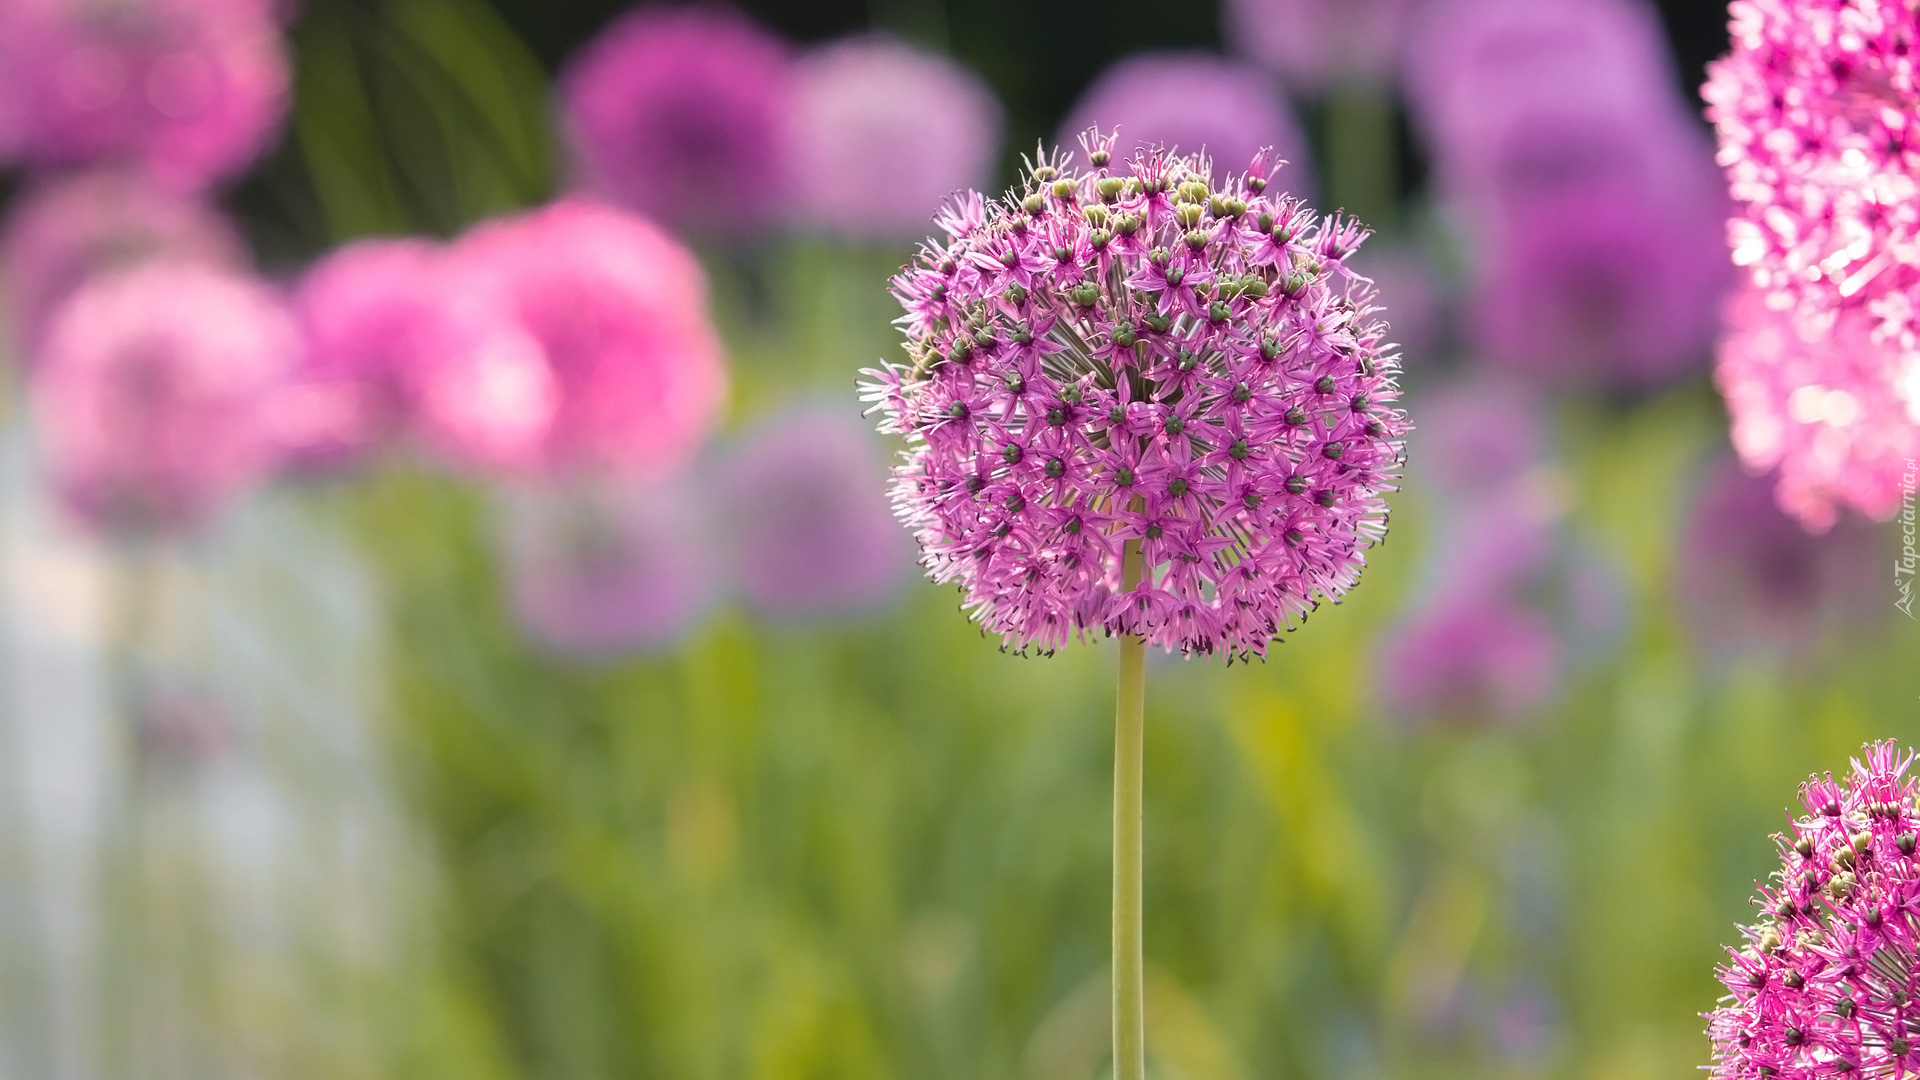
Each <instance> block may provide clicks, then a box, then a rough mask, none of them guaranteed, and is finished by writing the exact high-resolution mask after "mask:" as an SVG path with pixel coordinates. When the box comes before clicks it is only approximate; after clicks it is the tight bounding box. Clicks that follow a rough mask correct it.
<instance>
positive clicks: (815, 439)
mask: <svg viewBox="0 0 1920 1080" xmlns="http://www.w3.org/2000/svg"><path fill="white" fill-rule="evenodd" d="M885 475H886V462H885V459H884V457H883V455H882V454H881V452H880V448H879V447H878V446H877V445H876V444H875V440H874V435H873V431H872V430H871V429H870V428H868V427H867V426H866V425H865V424H863V423H861V421H860V418H859V417H858V416H857V415H855V414H853V413H851V412H848V411H844V410H841V409H834V408H828V407H826V406H823V405H802V406H797V407H794V408H791V409H788V410H787V411H786V412H784V413H781V414H780V415H778V416H775V417H773V418H772V419H770V420H768V421H767V422H765V423H764V424H762V425H761V426H760V427H759V428H758V429H757V430H756V431H754V432H753V433H751V434H750V435H748V436H747V437H746V439H745V440H744V441H742V442H741V444H740V445H739V446H738V447H737V448H735V450H734V451H733V453H732V454H731V455H730V456H729V458H728V460H727V461H726V462H725V463H724V465H723V466H722V467H721V473H720V483H719V489H720V492H721V498H722V500H723V505H724V506H725V518H724V520H725V524H726V529H725V532H726V535H727V536H728V538H729V540H730V542H731V547H732V559H733V572H732V574H731V577H732V578H733V580H734V582H735V584H736V587H737V588H738V589H739V590H740V592H741V594H742V595H743V596H744V598H745V599H746V601H747V602H748V603H749V604H751V605H753V607H755V608H757V609H759V610H760V611H763V612H765V613H767V614H769V615H773V616H775V617H781V618H804V617H807V616H823V615H837V614H845V613H850V612H857V611H861V610H867V609H871V608H874V607H877V606H878V605H880V604H882V603H884V602H885V601H886V600H888V599H889V598H890V597H892V596H893V595H894V594H895V593H897V592H898V591H899V588H900V586H901V585H902V584H903V583H904V582H905V580H906V578H907V577H908V572H909V571H910V570H911V568H912V566H913V545H912V544H911V543H910V542H908V540H907V538H906V537H905V536H903V535H902V534H901V532H900V528H899V526H898V525H896V524H895V523H894V520H893V512H892V510H891V509H890V508H889V507H888V505H887V499H886V496H885V494H884V489H883V487H882V485H881V482H880V481H881V479H882V478H883V477H884V476H885Z"/></svg>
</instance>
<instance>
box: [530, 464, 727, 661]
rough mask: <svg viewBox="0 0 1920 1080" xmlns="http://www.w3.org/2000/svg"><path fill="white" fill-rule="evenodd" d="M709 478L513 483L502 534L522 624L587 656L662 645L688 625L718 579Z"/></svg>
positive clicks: (547, 644)
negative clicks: (706, 495) (705, 483)
mask: <svg viewBox="0 0 1920 1080" xmlns="http://www.w3.org/2000/svg"><path fill="white" fill-rule="evenodd" d="M701 487H702V486H701V485H700V484H698V483H697V482H695V481H693V480H692V479H691V478H689V477H685V476H679V477H671V478H666V479H662V480H652V481H645V482H640V483H625V482H615V483H596V484H590V485H565V486H559V487H518V488H514V489H510V490H509V491H508V492H507V494H506V497H505V502H504V504H503V506H502V513H501V518H500V542H501V546H502V551H503V554H504V556H505V559H504V561H505V564H506V573H507V578H508V589H509V592H510V593H511V599H512V605H513V611H514V614H515V616H516V617H517V619H518V620H519V622H520V625H521V627H522V628H523V629H525V630H526V632H527V633H528V635H529V636H530V637H532V639H533V640H534V641H535V642H536V643H538V644H540V645H541V646H543V647H544V648H547V649H549V650H552V651H554V652H557V653H560V654H562V655H568V656H575V657H579V658H582V659H605V658H611V657H616V656H619V655H622V654H626V653H631V652H635V651H641V650H648V649H658V648H661V647H664V646H666V645H669V644H671V643H672V642H673V641H674V640H676V639H677V638H679V637H680V636H681V635H682V634H685V633H686V632H687V631H688V630H690V629H691V628H692V627H693V626H694V624H695V623H697V622H698V621H699V618H700V616H701V615H702V614H703V613H705V612H706V611H707V610H708V608H709V607H710V606H711V604H712V602H713V600H714V599H715V598H716V594H717V586H718V583H719V577H718V573H717V570H718V567H717V566H716V565H715V563H714V560H713V557H712V551H713V537H712V536H711V534H710V529H709V527H708V510H707V507H706V504H705V502H704V500H703V497H702V495H701Z"/></svg>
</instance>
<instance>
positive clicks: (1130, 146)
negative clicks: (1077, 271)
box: [1057, 52, 1313, 198]
mask: <svg viewBox="0 0 1920 1080" xmlns="http://www.w3.org/2000/svg"><path fill="white" fill-rule="evenodd" d="M1090 127H1099V128H1100V129H1101V130H1103V131H1108V130H1112V129H1114V128H1119V141H1117V142H1116V143H1114V147H1113V159H1114V161H1115V162H1125V161H1127V160H1129V159H1131V158H1132V156H1133V153H1134V151H1135V150H1138V149H1140V148H1142V147H1149V146H1154V145H1161V146H1165V147H1166V148H1167V149H1168V150H1170V151H1177V152H1178V153H1181V154H1198V153H1201V152H1203V151H1204V152H1205V153H1206V155H1207V156H1208V157H1209V158H1211V159H1212V160H1213V161H1214V163H1215V165H1216V167H1217V168H1219V169H1238V168H1240V167H1241V164H1242V163H1243V162H1247V161H1251V160H1253V155H1254V154H1256V153H1258V152H1259V151H1260V149H1261V148H1262V147H1272V148H1273V150H1274V152H1275V153H1276V154H1277V155H1278V156H1279V158H1280V160H1283V161H1286V162H1289V163H1290V164H1291V167H1290V168H1286V169H1282V170H1281V171H1280V172H1279V174H1278V175H1277V176H1276V177H1275V182H1276V183H1277V184H1279V185H1280V188H1279V190H1284V191H1287V192H1290V193H1291V194H1294V195H1297V196H1300V197H1303V198H1310V197H1311V196H1312V193H1313V190H1312V189H1313V184H1312V176H1313V167H1312V164H1311V162H1310V161H1309V160H1308V154H1307V139H1306V136H1305V135H1304V134H1303V133H1302V132H1301V130H1300V125H1299V124H1298V123H1297V122H1296V121H1295V120H1294V118H1293V113H1292V112H1291V111H1289V110H1288V108H1287V99H1286V97H1285V95H1283V94H1282V93H1281V91H1280V87H1279V84H1277V83H1276V82H1274V80H1273V78H1272V76H1270V75H1268V74H1267V73H1266V72H1264V71H1261V70H1260V69H1259V68H1256V67H1254V66H1252V65H1250V64H1246V63H1242V62H1241V61H1238V60H1229V59H1227V58H1225V57H1222V56H1215V55H1213V54H1212V53H1205V52H1147V53H1139V54H1136V55H1134V56H1129V57H1126V58H1125V59H1122V60H1120V61H1118V62H1116V63H1114V64H1113V65H1112V66H1111V67H1109V68H1107V69H1106V71H1104V72H1102V73H1101V75H1100V77H1099V78H1098V79H1096V80H1094V83H1093V85H1092V86H1090V87H1088V88H1087V89H1086V91H1085V92H1084V93H1082V94H1081V95H1080V100H1079V101H1077V102H1075V103H1074V106H1073V108H1072V109H1071V110H1069V111H1068V114H1067V120H1066V122H1065V123H1064V124H1062V125H1061V126H1060V134H1059V136H1058V137H1057V141H1058V143H1059V144H1060V145H1062V146H1071V145H1073V143H1074V140H1075V139H1077V138H1078V137H1079V135H1080V133H1081V132H1083V131H1086V130H1087V129H1088V128H1090Z"/></svg>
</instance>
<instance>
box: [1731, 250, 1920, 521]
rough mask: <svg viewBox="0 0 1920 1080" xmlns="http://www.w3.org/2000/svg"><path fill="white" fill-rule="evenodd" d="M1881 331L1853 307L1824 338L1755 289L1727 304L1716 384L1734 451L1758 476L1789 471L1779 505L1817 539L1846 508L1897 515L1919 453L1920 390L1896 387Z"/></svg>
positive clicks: (1871, 514)
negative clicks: (1905, 475) (1729, 419)
mask: <svg viewBox="0 0 1920 1080" xmlns="http://www.w3.org/2000/svg"><path fill="white" fill-rule="evenodd" d="M1876 323H1877V320H1876V319H1875V318H1874V317H1873V315H1872V314H1871V313H1869V312H1867V311H1865V310H1863V309H1861V308H1858V307H1849V308H1844V309H1842V310H1840V311H1839V312H1838V313H1837V318H1836V319H1835V321H1834V322H1833V324H1832V325H1831V326H1830V328H1828V329H1826V330H1824V331H1821V330H1816V329H1814V328H1813V327H1811V326H1809V325H1808V323H1807V322H1806V321H1805V320H1802V319H1799V318H1796V317H1795V316H1794V314H1793V313H1792V312H1790V311H1784V312H1783V311H1775V310H1772V309H1771V302H1770V301H1769V299H1768V298H1767V297H1766V296H1764V295H1763V294H1761V293H1760V292H1759V290H1757V289H1752V288H1749V289H1745V290H1742V291H1741V292H1740V293H1738V294H1736V295H1735V296H1734V297H1733V298H1732V299H1731V300H1730V301H1729V302H1728V304H1727V313H1726V330H1725V332H1724V333H1723V334H1722V336H1721V339H1720V350H1719V366H1718V368H1717V369H1716V371H1715V373H1714V379H1715V381H1716V382H1717V383H1718V384H1719V386H1720V392H1721V394H1722V395H1724V396H1725V397H1726V399H1727V411H1728V412H1729V413H1731V414H1732V416H1733V445H1734V448H1735V449H1736V450H1738V451H1739V452H1740V457H1741V460H1743V461H1744V462H1746V464H1747V467H1748V468H1749V469H1752V470H1755V471H1765V470H1772V469H1775V468H1778V469H1779V470H1780V486H1779V490H1778V492H1777V494H1776V497H1777V498H1778V499H1779V502H1780V506H1781V508H1782V509H1784V510H1786V511H1787V512H1788V513H1791V514H1793V515H1794V516H1795V517H1798V518H1799V519H1800V521H1801V523H1802V524H1804V525H1805V526H1806V527H1807V528H1809V529H1811V530H1813V531H1815V532H1824V531H1826V530H1827V529H1829V528H1832V527H1833V523H1834V522H1835V521H1836V520H1838V518H1839V511H1840V510H1841V509H1842V508H1845V507H1852V508H1853V509H1855V510H1857V511H1859V512H1861V513H1863V514H1866V515H1867V516H1869V517H1873V518H1878V519H1885V518H1888V517H1891V516H1893V514H1894V512H1895V511H1897V510H1898V509H1899V508H1900V491H1901V487H1900V484H1901V481H1900V474H1901V473H1902V472H1903V471H1904V470H1905V467H1906V466H1905V462H1906V461H1907V459H1909V458H1913V457H1916V456H1920V427H1916V425H1915V417H1914V412H1915V408H1916V406H1915V402H1917V401H1920V385H1915V384H1914V383H1913V382H1912V381H1911V379H1910V378H1909V379H1908V381H1904V382H1903V381H1899V380H1900V379H1901V376H1900V375H1899V373H1898V371H1897V370H1896V369H1894V368H1893V367H1891V366H1890V365H1889V364H1888V363H1887V359H1888V353H1887V350H1886V349H1885V348H1883V347H1881V345H1880V344H1879V343H1878V342H1876V340H1875V338H1876V335H1877V327H1876Z"/></svg>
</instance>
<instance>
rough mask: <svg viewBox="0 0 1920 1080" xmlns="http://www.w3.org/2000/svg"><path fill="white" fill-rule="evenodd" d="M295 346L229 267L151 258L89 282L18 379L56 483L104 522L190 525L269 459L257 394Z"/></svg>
mask: <svg viewBox="0 0 1920 1080" xmlns="http://www.w3.org/2000/svg"><path fill="white" fill-rule="evenodd" d="M299 350H300V336H299V332H298V329H297V328H296V326H295V324H294V321H293V318H292V316H291V315H290V314H289V313H288V312H287V310H286V307H285V305H284V304H283V303H282V301H281V299H280V297H279V296H277V295H276V294H275V293H274V292H273V291H272V290H270V289H268V288H267V287H266V286H265V285H263V284H261V283H259V282H257V281H255V280H254V279H252V278H251V277H248V276H245V275H242V274H240V273H237V272H235V271H232V270H226V269H221V268H217V267H212V266H207V265H204V264H200V263H190V262H188V263H177V262H167V261H151V262H146V263H141V264H140V265H138V266H134V267H131V268H128V269H123V270H118V271H114V272H111V273H108V274H103V275H100V276H97V277H95V278H92V279H90V280H89V281H88V282H87V283H86V284H85V285H82V286H81V287H80V288H79V289H78V290H76V291H75V292H74V293H73V295H72V296H71V297H70V298H69V299H68V300H67V301H66V302H65V303H64V304H62V305H61V307H60V309H59V311H58V312H57V313H56V314H55V315H54V317H53V321H52V323H51V324H50V325H49V327H48V329H47V336H46V345H45V348H44V350H43V351H42V354H41V357H40V364H39V366H38V367H37V368H36V369H35V371H34V374H33V382H32V385H31V388H30V389H31V394H32V402H33V417H34V425H35V427H36V429H37V430H38V433H39V436H40V444H41V447H42V453H43V455H44V458H45V462H46V466H47V468H48V469H49V470H50V472H51V473H52V476H53V481H54V484H55V486H56V488H57V489H58V490H59V492H60V493H61V495H62V497H63V498H64V499H65V501H66V502H67V504H68V505H69V506H70V507H71V508H72V509H73V510H74V511H76V512H77V513H78V514H79V515H80V516H81V517H82V518H84V519H85V520H87V521H89V522H92V523H94V524H96V525H99V526H101V527H104V528H107V529H111V530H116V531H127V530H135V531H137V530H144V529H155V528H182V527H188V526H191V525H193V524H195V523H197V522H199V521H200V520H202V519H204V518H205V517H206V516H207V515H208V514H209V513H211V512H212V511H213V510H214V509H215V508H216V507H217V506H218V505H219V504H220V503H221V502H222V501H224V500H225V499H227V498H229V497H230V496H232V495H234V494H236V493H237V492H239V491H240V490H241V489H243V488H245V487H247V486H248V485H249V484H251V483H252V482H254V481H255V480H257V479H258V478H259V477H261V476H262V475H263V474H264V473H265V472H266V471H267V470H268V469H269V468H270V467H271V466H272V465H273V463H274V458H275V450H276V446H277V441H276V438H275V436H274V432H273V430H272V421H271V417H270V416H269V415H268V413H269V403H270V401H271V398H272V395H273V392H274V391H275V389H276V388H277V387H278V385H279V384H280V381H281V380H282V379H283V378H284V377H285V375H286V373H287V372H288V371H289V370H290V369H291V368H292V367H293V365H294V364H295V363H296V362H297V359H298V356H299Z"/></svg>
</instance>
